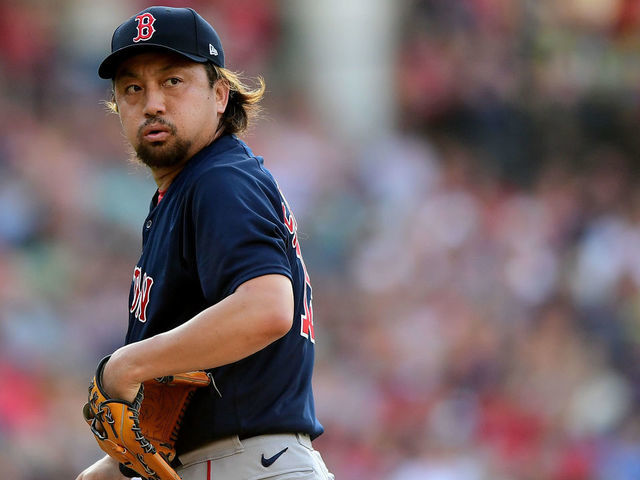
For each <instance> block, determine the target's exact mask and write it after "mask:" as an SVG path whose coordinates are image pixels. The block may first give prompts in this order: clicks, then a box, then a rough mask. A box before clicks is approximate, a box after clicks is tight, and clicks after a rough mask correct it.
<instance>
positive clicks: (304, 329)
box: [280, 192, 316, 343]
mask: <svg viewBox="0 0 640 480" xmlns="http://www.w3.org/2000/svg"><path fill="white" fill-rule="evenodd" d="M280 194H281V195H282V192H280ZM282 200H283V202H282V214H283V216H284V224H285V226H286V227H287V230H288V231H289V233H290V234H291V235H292V240H291V245H292V246H293V248H295V249H296V256H297V257H298V261H299V262H300V265H302V271H303V272H304V313H302V315H301V316H300V335H302V336H303V337H304V338H308V339H309V340H311V341H312V342H313V343H315V342H316V337H315V335H314V333H313V305H312V300H313V295H312V291H311V279H310V278H309V274H308V273H307V266H306V265H305V264H304V259H303V258H302V250H301V249H300V242H299V241H298V222H296V218H295V217H294V216H293V213H292V212H291V209H290V208H289V205H288V204H287V200H286V199H285V198H284V195H282Z"/></svg>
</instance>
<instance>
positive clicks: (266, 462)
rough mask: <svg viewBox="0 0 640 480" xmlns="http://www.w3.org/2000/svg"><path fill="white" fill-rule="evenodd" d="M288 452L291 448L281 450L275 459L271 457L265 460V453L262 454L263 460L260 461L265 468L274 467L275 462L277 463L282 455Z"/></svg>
mask: <svg viewBox="0 0 640 480" xmlns="http://www.w3.org/2000/svg"><path fill="white" fill-rule="evenodd" d="M287 450H289V447H286V448H284V449H282V450H280V451H279V452H278V453H276V454H275V455H274V456H273V457H269V458H264V453H263V454H262V458H261V459H260V463H262V466H263V467H270V466H271V465H273V462H275V461H276V460H277V459H279V458H280V455H282V454H283V453H284V452H286V451H287Z"/></svg>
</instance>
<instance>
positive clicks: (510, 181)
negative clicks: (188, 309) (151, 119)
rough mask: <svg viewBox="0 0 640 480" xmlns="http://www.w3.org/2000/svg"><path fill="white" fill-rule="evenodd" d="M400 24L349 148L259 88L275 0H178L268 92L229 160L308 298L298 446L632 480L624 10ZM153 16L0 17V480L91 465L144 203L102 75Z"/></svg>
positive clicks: (502, 2)
mask: <svg viewBox="0 0 640 480" xmlns="http://www.w3.org/2000/svg"><path fill="white" fill-rule="evenodd" d="M162 3H164V4H167V5H174V6H184V5H185V3H184V2H176V1H164V2H162ZM400 3H401V7H400V8H399V15H400V18H399V19H398V21H399V22H400V24H401V25H402V28H401V29H399V31H400V34H401V37H400V38H399V39H398V53H397V59H396V65H395V68H396V79H395V82H396V88H395V91H394V92H381V94H390V95H394V96H395V97H396V103H397V112H396V117H397V125H396V127H395V128H394V129H393V130H392V131H389V132H387V134H386V135H383V136H381V137H377V138H371V139H369V141H368V142H366V143H362V144H359V145H355V144H347V143H341V141H339V140H337V139H335V138H332V136H331V134H330V133H329V132H330V130H329V129H327V128H326V126H325V125H322V124H321V123H319V122H318V121H317V117H315V116H314V114H313V108H312V105H311V103H310V102H308V101H307V100H306V99H305V97H304V89H303V87H302V86H298V90H296V91H295V93H294V92H293V91H292V90H290V87H291V84H292V82H287V85H286V88H285V87H282V86H281V85H280V84H279V82H278V81H277V79H281V78H282V77H283V76H286V73H283V72H282V70H281V68H283V65H286V63H287V62H286V56H287V53H288V51H289V50H290V49H291V48H293V47H292V44H295V39H292V38H290V37H289V32H290V31H291V30H292V29H291V28H290V25H289V24H288V22H291V21H292V19H291V18H290V17H289V16H288V15H287V11H286V10H287V1H284V0H282V1H276V0H273V1H269V0H264V1H260V2H256V1H249V0H215V1H214V0H211V1H205V0H194V1H193V2H190V3H189V5H191V6H194V7H195V8H196V9H197V10H198V11H200V13H202V15H203V16H204V17H205V18H210V19H215V20H214V21H213V23H214V25H215V26H216V28H218V30H219V32H220V34H221V36H222V38H223V43H224V45H225V51H226V54H227V58H228V59H229V60H230V62H231V65H230V67H231V68H232V69H235V70H241V71H244V72H245V73H247V74H249V75H250V76H255V75H258V74H262V75H264V76H265V78H266V80H267V84H268V97H267V100H266V103H265V113H264V115H263V117H262V119H261V120H260V121H259V123H258V124H257V125H256V126H255V128H254V129H253V130H252V131H251V132H250V133H249V134H248V136H247V141H248V143H249V144H250V145H251V146H252V148H253V150H254V152H256V153H257V154H260V155H263V156H264V157H265V163H266V165H267V167H268V168H270V169H271V170H272V172H273V173H274V174H275V176H276V178H278V180H279V182H280V184H281V187H282V189H283V190H284V191H285V193H286V194H287V197H288V200H289V202H290V203H291V205H292V207H293V209H294V211H295V212H296V216H297V217H298V218H297V219H298V224H299V229H300V231H301V240H302V247H303V253H304V255H305V261H306V263H307V266H308V267H309V270H310V274H311V278H312V282H313V285H314V309H315V317H316V337H317V341H316V347H317V355H316V358H317V367H316V374H315V385H314V388H315V394H316V403H317V411H318V416H319V418H320V421H321V422H322V423H323V424H324V426H325V429H326V433H325V434H324V435H322V436H321V437H319V438H318V439H317V441H316V442H315V444H316V447H317V448H318V449H319V450H320V451H321V452H322V454H323V457H324V458H325V461H326V463H327V464H328V466H329V468H330V469H331V470H332V471H333V472H334V473H335V474H336V478H337V479H339V480H361V479H367V480H485V479H486V480H489V479H491V480H591V479H593V480H627V479H629V480H630V479H636V478H639V477H640V190H639V189H638V186H639V185H640V183H639V180H640V178H639V177H638V173H639V171H638V170H639V169H638V166H639V165H640V161H639V160H638V159H639V158H640V135H639V134H638V131H640V1H638V0H567V1H563V2H557V1H554V0H518V1H511V0H447V1H444V0H406V1H404V2H400ZM148 5H149V4H148V3H146V2H142V1H140V0H134V1H131V2H126V3H125V2H124V1H113V2H98V1H97V0H96V1H80V0H63V1H56V2H49V1H46V0H24V1H10V0H0V111H1V112H2V115H0V472H2V473H1V474H0V476H2V478H3V479H8V480H41V479H47V480H58V479H60V480H62V479H69V478H75V475H77V473H79V472H80V471H81V470H82V469H83V468H85V467H86V466H87V465H89V464H90V463H92V462H93V461H94V460H95V459H97V458H99V457H100V456H101V455H100V452H99V450H98V447H97V445H95V442H94V441H93V439H92V438H91V436H90V434H89V432H88V430H87V428H86V426H85V424H84V422H83V420H82V416H81V408H82V405H83V403H84V399H85V396H86V388H87V385H88V379H89V378H90V377H91V376H92V375H93V370H94V368H95V365H96V363H97V362H98V360H99V359H100V358H101V357H102V356H103V355H105V354H108V353H110V352H112V351H113V350H114V349H115V348H117V347H118V346H120V345H121V344H122V342H123V340H124V333H125V329H126V319H127V310H126V308H127V298H128V291H129V285H130V281H131V280H130V279H131V272H132V268H133V265H134V264H135V262H136V260H137V258H138V254H139V250H140V231H141V225H142V221H143V220H144V217H145V216H146V209H147V206H148V202H149V200H150V199H151V196H152V195H153V192H154V190H155V185H154V183H153V181H152V179H151V178H150V176H149V175H148V174H147V172H146V171H145V169H144V168H142V167H140V166H137V165H135V164H134V163H132V162H131V161H129V160H128V159H127V155H128V154H127V150H126V147H125V142H124V140H123V139H122V137H121V134H120V132H119V124H118V120H117V118H116V117H114V116H113V115H111V114H108V113H107V112H106V110H105V108H104V107H103V106H102V105H101V100H102V99H105V98H107V96H108V89H109V85H108V83H106V82H103V81H100V80H99V79H98V78H97V75H96V67H97V64H98V63H99V61H100V59H101V57H102V55H103V54H104V52H105V50H106V48H108V39H109V38H110V35H111V32H112V30H113V27H114V26H115V25H117V24H118V23H120V22H121V21H122V19H124V18H127V17H128V16H129V15H131V14H132V13H135V12H137V11H139V10H141V9H142V8H144V7H146V6H148ZM227 37H228V38H232V39H233V40H230V41H225V38H227ZM270 80H274V81H272V82H270ZM372 101H374V99H372Z"/></svg>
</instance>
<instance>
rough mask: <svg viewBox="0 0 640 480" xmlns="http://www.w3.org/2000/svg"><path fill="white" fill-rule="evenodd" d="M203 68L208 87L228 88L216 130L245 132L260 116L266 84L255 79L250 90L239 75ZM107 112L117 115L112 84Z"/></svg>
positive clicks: (214, 68)
mask: <svg viewBox="0 0 640 480" xmlns="http://www.w3.org/2000/svg"><path fill="white" fill-rule="evenodd" d="M204 68H205V70H206V72H207V78H208V80H209V86H210V87H211V88H213V86H214V85H215V84H216V82H218V81H222V82H225V83H226V84H227V86H228V87H229V101H228V102H227V108H226V109H225V111H224V113H223V114H222V117H221V118H220V123H219V125H218V130H222V131H223V132H224V133H229V134H239V133H242V132H245V131H246V130H247V129H248V128H249V126H250V123H251V122H252V121H253V120H255V119H256V118H257V117H258V115H259V114H260V110H261V109H260V101H261V100H262V97H263V96H264V92H265V90H266V88H267V87H266V84H265V82H264V79H263V78H262V77H258V78H257V82H258V86H257V87H256V88H255V89H253V90H252V89H251V88H250V87H248V86H247V85H245V84H244V83H243V82H242V80H241V79H240V74H238V73H235V72H232V71H231V70H227V69H226V68H221V67H218V66H216V65H214V64H212V63H209V62H207V63H205V64H204ZM104 104H105V106H106V107H107V110H109V111H110V112H112V113H116V114H117V113H118V104H117V103H116V97H115V91H114V89H113V82H112V88H111V99H109V100H107V101H105V102H104Z"/></svg>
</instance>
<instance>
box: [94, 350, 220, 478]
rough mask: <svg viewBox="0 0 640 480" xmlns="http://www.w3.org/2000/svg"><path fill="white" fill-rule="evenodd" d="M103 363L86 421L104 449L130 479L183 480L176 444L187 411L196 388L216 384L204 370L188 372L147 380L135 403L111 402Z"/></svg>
mask: <svg viewBox="0 0 640 480" xmlns="http://www.w3.org/2000/svg"><path fill="white" fill-rule="evenodd" d="M108 360H109V357H105V358H103V359H102V360H101V361H100V363H99V364H98V368H97V371H96V375H95V377H94V379H93V381H92V382H91V384H90V385H89V401H88V402H87V403H86V404H85V406H84V408H83V414H84V418H85V420H86V421H87V423H88V424H89V426H90V428H91V432H92V433H93V435H94V436H95V437H96V440H97V441H98V445H99V446H100V448H101V449H102V450H103V451H104V452H106V453H107V454H108V455H110V456H111V457H113V458H115V459H116V460H118V462H120V464H121V467H124V468H121V470H122V471H123V473H125V474H129V475H130V476H136V475H139V476H141V477H143V478H146V479H150V480H151V479H152V480H180V477H179V476H178V474H177V473H176V472H175V470H174V469H173V468H172V467H171V462H172V461H173V460H174V459H175V456H176V451H175V442H176V439H177V435H178V432H179V430H180V424H181V421H182V417H183V415H184V412H185V409H186V407H187V405H188V404H189V401H190V400H191V396H192V395H193V393H194V391H195V390H196V389H197V388H201V387H204V386H207V385H209V384H210V383H211V379H210V377H209V376H208V375H207V374H206V373H205V372H189V373H183V374H179V375H173V376H169V377H162V378H158V379H154V380H150V381H147V382H144V383H143V384H142V385H141V386H140V390H139V391H138V394H137V396H136V398H135V400H134V401H133V402H127V401H125V400H119V399H113V398H110V397H109V396H108V395H107V394H106V393H105V392H104V388H103V387H102V371H103V369H104V366H105V364H106V363H107V361H108Z"/></svg>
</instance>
